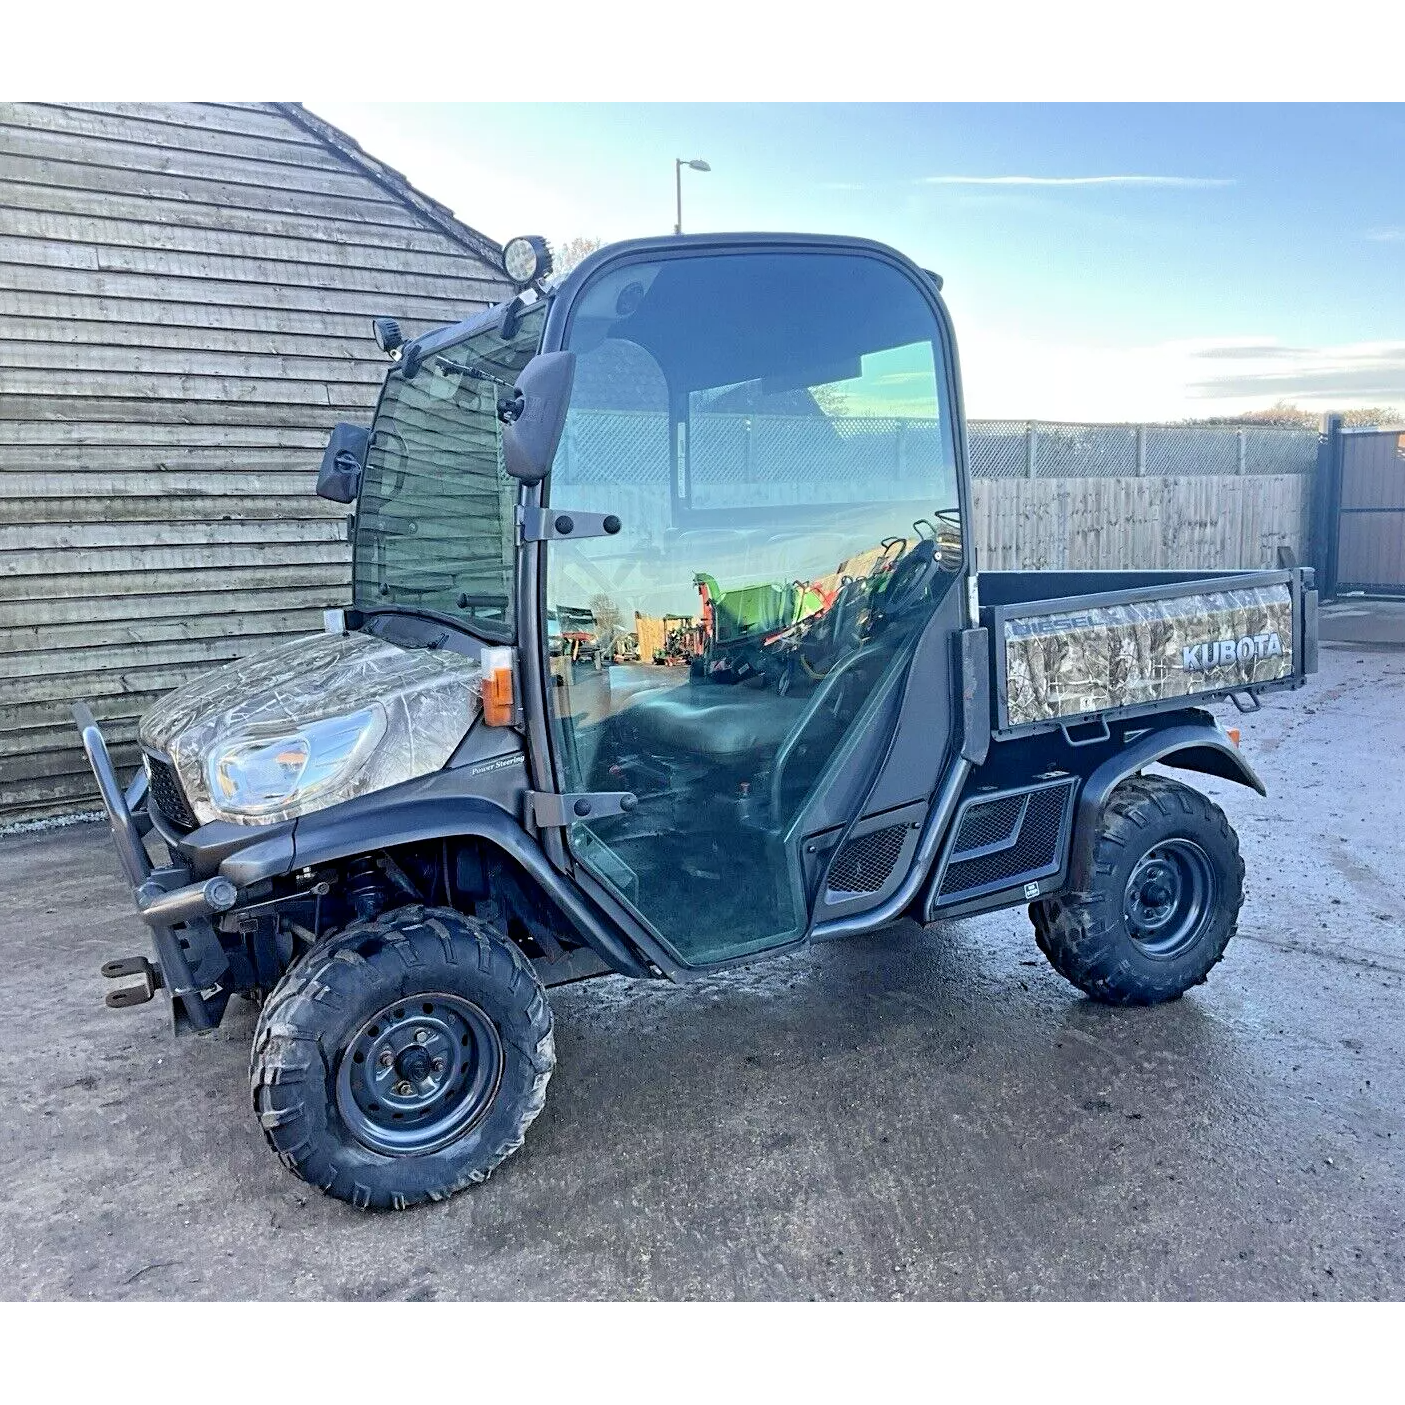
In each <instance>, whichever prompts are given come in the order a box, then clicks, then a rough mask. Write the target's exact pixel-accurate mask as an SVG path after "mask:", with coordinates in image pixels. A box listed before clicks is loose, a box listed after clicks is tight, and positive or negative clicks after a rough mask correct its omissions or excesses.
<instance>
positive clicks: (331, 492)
mask: <svg viewBox="0 0 1405 1405" xmlns="http://www.w3.org/2000/svg"><path fill="white" fill-rule="evenodd" d="M370 444H371V431H370V430H369V429H367V428H365V427H364V426H363V425H359V424H338V425H333V426H332V433H331V437H330V438H329V439H328V440H327V447H326V449H324V450H323V452H322V468H321V470H320V471H319V472H318V474H317V496H318V497H319V498H326V499H327V500H328V501H329V502H355V501H356V494H357V493H358V492H360V491H361V470H362V469H363V468H365V466H366V450H367V449H368V448H369V447H370Z"/></svg>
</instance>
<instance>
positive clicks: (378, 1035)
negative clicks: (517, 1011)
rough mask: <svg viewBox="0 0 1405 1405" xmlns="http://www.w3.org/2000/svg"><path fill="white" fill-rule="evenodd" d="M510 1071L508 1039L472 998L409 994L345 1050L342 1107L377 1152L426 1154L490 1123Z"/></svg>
mask: <svg viewBox="0 0 1405 1405" xmlns="http://www.w3.org/2000/svg"><path fill="white" fill-rule="evenodd" d="M502 1070H503V1046H502V1037H501V1036H500V1035H499V1034H498V1031H497V1027H496V1026H495V1025H494V1024H493V1022H492V1020H490V1019H489V1018H488V1017H487V1015H485V1014H484V1013H483V1011H482V1010H480V1009H479V1008H478V1006H477V1005H475V1004H474V1003H473V1002H472V1001H471V1000H465V999H463V997H462V996H458V995H445V994H441V993H438V992H428V993H422V994H417V995H407V996H405V997H404V998H402V999H400V1000H397V1001H395V1002H394V1003H393V1004H390V1005H387V1006H385V1008H384V1009H382V1010H379V1011H377V1012H376V1014H374V1015H373V1016H372V1017H371V1018H370V1019H369V1020H367V1021H366V1022H365V1024H363V1025H362V1026H361V1028H360V1029H359V1030H358V1031H357V1032H356V1034H355V1035H354V1036H353V1038H352V1039H351V1040H350V1041H349V1042H348V1044H347V1046H346V1048H345V1049H344V1050H343V1052H342V1058H341V1064H340V1066H339V1067H338V1069H337V1090H336V1097H337V1111H338V1112H339V1113H340V1114H341V1117H342V1120H343V1121H344V1122H345V1123H346V1125H347V1127H349V1128H350V1129H351V1132H352V1134H353V1135H354V1136H355V1137H356V1139H357V1140H358V1141H359V1142H361V1143H362V1144H363V1145H365V1146H367V1147H369V1148H370V1149H371V1150H372V1151H378V1152H381V1153H382V1154H384V1155H386V1156H423V1155H425V1154H427V1153H428V1152H432V1151H438V1150H439V1149H440V1148H442V1147H445V1146H447V1145H448V1144H449V1143H450V1142H452V1141H455V1140H456V1139H457V1138H459V1137H461V1136H463V1135H464V1133H465V1132H467V1131H468V1130H469V1129H470V1128H471V1127H473V1126H474V1125H475V1124H476V1123H478V1122H479V1121H481V1120H482V1118H483V1116H484V1114H485V1113H486V1112H487V1111H488V1108H489V1107H490V1106H491V1105H492V1102H493V1098H494V1097H495V1096H496V1095H497V1091H498V1085H499V1084H500V1083H501V1081H502Z"/></svg>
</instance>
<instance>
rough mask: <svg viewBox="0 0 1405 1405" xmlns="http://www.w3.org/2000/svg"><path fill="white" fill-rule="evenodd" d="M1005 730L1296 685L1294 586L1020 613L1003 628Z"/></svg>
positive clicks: (1259, 587)
mask: <svg viewBox="0 0 1405 1405" xmlns="http://www.w3.org/2000/svg"><path fill="white" fill-rule="evenodd" d="M1003 634H1004V638H1003V639H1002V640H1001V641H1000V643H1001V647H1002V648H1003V649H1004V650H1005V659H1004V664H1005V670H1004V671H1005V698H1004V701H1005V716H1004V718H1003V719H1002V726H1004V727H1017V726H1020V725H1022V724H1025V723H1030V722H1042V721H1047V720H1050V719H1058V718H1067V717H1077V716H1080V715H1083V714H1086V713H1090V712H1098V711H1101V710H1103V709H1107V708H1115V707H1126V706H1132V705H1135V704H1137V703H1145V702H1159V701H1162V700H1163V699H1167V698H1177V697H1191V696H1194V695H1195V694H1197V693H1207V692H1215V691H1219V690H1223V689H1226V688H1237V687H1246V686H1248V685H1250V684H1253V683H1265V682H1271V681H1273V680H1276V679H1280V678H1288V677H1290V676H1291V675H1292V672H1293V600H1292V595H1291V592H1290V590H1289V587H1288V586H1286V585H1269V586H1251V587H1244V588H1241V589H1233V590H1223V591H1213V592H1206V593H1197V594H1186V595H1176V596H1172V597H1169V598H1164V599H1159V600H1158V599H1152V600H1144V601H1131V602H1128V603H1124V604H1117V605H1096V604H1094V603H1092V602H1091V601H1090V602H1089V604H1088V605H1087V606H1084V607H1079V608H1070V609H1064V610H1058V611H1049V612H1045V613H1037V614H1036V613H1030V614H1024V613H1021V614H1020V615H1019V616H1016V617H1014V618H1007V619H1006V620H1005V621H1004V629H1003Z"/></svg>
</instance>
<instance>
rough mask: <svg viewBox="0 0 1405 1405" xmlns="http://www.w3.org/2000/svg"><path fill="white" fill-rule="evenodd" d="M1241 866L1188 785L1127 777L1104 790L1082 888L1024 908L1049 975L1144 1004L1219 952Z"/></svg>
mask: <svg viewBox="0 0 1405 1405" xmlns="http://www.w3.org/2000/svg"><path fill="white" fill-rule="evenodd" d="M1243 898H1244V862H1243V860H1242V859H1241V858H1240V856H1239V841H1238V839H1237V838H1236V837H1235V833H1234V830H1233V829H1232V828H1230V824H1229V821H1228V820H1227V819H1226V818H1225V815H1224V811H1222V810H1221V809H1220V808H1219V806H1218V805H1216V804H1214V802H1213V801H1211V800H1210V799H1208V798H1207V797H1206V796H1204V795H1202V794H1201V793H1200V792H1199V791H1197V790H1192V789H1191V788H1190V787H1189V786H1184V785H1181V784H1179V782H1177V781H1172V780H1166V779H1164V778H1162V777H1160V776H1134V777H1132V778H1131V779H1130V780H1126V781H1123V783H1122V784H1121V785H1120V786H1118V787H1117V789H1116V790H1115V791H1114V792H1113V794H1112V798H1111V800H1109V801H1108V804H1107V807H1106V809H1105V810H1104V811H1103V815H1102V820H1101V823H1100V826H1099V830H1098V834H1097V838H1096V841H1095V845H1094V859H1093V867H1092V874H1091V877H1090V880H1089V882H1088V885H1087V891H1085V892H1078V893H1071V894H1065V895H1063V896H1062V897H1058V898H1050V899H1048V900H1046V901H1044V902H1038V903H1033V904H1031V906H1030V909H1029V916H1030V920H1031V921H1032V922H1033V923H1034V932H1035V939H1036V940H1037V942H1038V944H1039V949H1040V950H1041V951H1042V952H1043V953H1044V955H1045V956H1047V957H1048V958H1049V962H1050V964H1051V965H1052V966H1053V967H1054V969H1055V970H1056V971H1058V973H1059V974H1060V975H1061V976H1063V977H1065V978H1066V979H1067V980H1070V981H1072V982H1073V984H1074V985H1076V986H1077V987H1078V988H1079V989H1080V990H1082V991H1084V992H1086V993H1087V994H1088V995H1090V996H1091V997H1092V998H1093V999H1094V1000H1101V1001H1103V1002H1104V1003H1106V1004H1109V1005H1154V1004H1157V1003H1158V1002H1160V1001H1163V1000H1174V999H1175V998H1176V997H1177V996H1178V995H1183V994H1184V993H1185V992H1186V991H1187V990H1189V989H1190V987H1191V986H1193V985H1200V984H1201V983H1203V981H1204V980H1205V977H1206V976H1207V975H1208V974H1209V972H1210V969H1211V968H1212V967H1213V966H1214V965H1215V963H1216V962H1217V961H1218V960H1219V959H1220V957H1221V956H1223V955H1224V951H1225V947H1226V946H1227V945H1228V944H1229V939H1230V938H1231V937H1232V936H1233V935H1234V930H1235V924H1236V923H1237V921H1238V918H1239V908H1240V904H1241V903H1242V902H1243Z"/></svg>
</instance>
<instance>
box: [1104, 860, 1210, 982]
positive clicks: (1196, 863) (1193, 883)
mask: <svg viewBox="0 0 1405 1405" xmlns="http://www.w3.org/2000/svg"><path fill="white" fill-rule="evenodd" d="M1217 893H1218V883H1217V880H1216V878H1215V869H1214V865H1213V864H1212V863H1211V862H1210V858H1209V856H1208V855H1207V854H1206V852H1205V851H1204V849H1202V848H1201V847H1200V846H1199V845H1198V844H1196V843H1194V842H1193V841H1192V840H1189V839H1167V840H1165V841H1164V842H1162V843H1160V844H1158V845H1156V846H1155V848H1152V849H1148V850H1147V852H1146V853H1145V854H1143V855H1142V856H1141V858H1140V859H1138V860H1137V862H1136V864H1135V865H1133V868H1132V872H1131V873H1130V874H1129V875H1128V878H1127V885H1126V887H1125V888H1124V889H1123V893H1122V916H1123V920H1124V921H1125V922H1126V924H1127V931H1128V933H1129V935H1130V936H1131V938H1132V940H1133V941H1134V942H1135V943H1136V945H1137V947H1138V948H1139V949H1140V950H1141V951H1142V952H1143V953H1144V954H1145V955H1147V956H1150V957H1154V958H1156V959H1158V960H1165V959H1167V958H1169V957H1173V956H1179V955H1180V954H1181V953H1182V952H1183V951H1187V950H1189V949H1190V948H1191V947H1192V946H1194V945H1195V943H1196V942H1197V941H1199V940H1200V937H1201V935H1202V933H1203V932H1204V931H1205V928H1206V926H1207V925H1208V923H1209V921H1210V917H1211V914H1212V913H1213V912H1214V910H1215V900H1216V896H1217Z"/></svg>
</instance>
